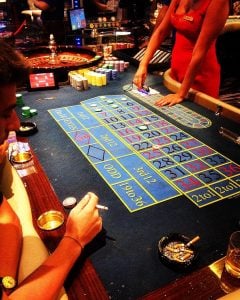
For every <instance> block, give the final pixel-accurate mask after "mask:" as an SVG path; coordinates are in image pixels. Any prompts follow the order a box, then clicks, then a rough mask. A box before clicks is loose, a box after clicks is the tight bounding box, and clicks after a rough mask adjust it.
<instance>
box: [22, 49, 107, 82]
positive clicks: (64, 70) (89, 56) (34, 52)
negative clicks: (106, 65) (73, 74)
mask: <svg viewBox="0 0 240 300" xmlns="http://www.w3.org/2000/svg"><path fill="white" fill-rule="evenodd" d="M19 50H21V51H22V52H23V54H24V55H25V56H26V57H27V59H28V61H29V62H30V65H31V67H32V69H33V73H41V72H46V71H48V72H54V73H55V76H56V77H57V79H58V81H60V82H64V81H66V80H67V78H68V72H69V71H71V70H76V69H80V68H85V67H90V66H93V65H96V64H98V63H99V61H101V59H102V57H101V56H97V55H96V53H95V52H94V51H93V50H92V49H90V48H87V47H76V46H72V45H58V46H57V49H56V56H55V59H54V61H53V60H51V51H50V49H49V47H48V46H38V47H31V48H30V49H19Z"/></svg>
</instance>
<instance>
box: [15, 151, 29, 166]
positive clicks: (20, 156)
mask: <svg viewBox="0 0 240 300" xmlns="http://www.w3.org/2000/svg"><path fill="white" fill-rule="evenodd" d="M31 159H32V154H31V152H29V151H24V152H18V153H16V154H14V155H12V157H11V160H12V162H14V163H17V164H22V163H25V162H28V161H30V160H31Z"/></svg>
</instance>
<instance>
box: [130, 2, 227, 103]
mask: <svg viewBox="0 0 240 300" xmlns="http://www.w3.org/2000/svg"><path fill="white" fill-rule="evenodd" d="M229 6H230V5H229V2H228V1H226V0H173V1H171V4H170V6H169V9H168V11H167V13H166V15H165V17H164V19H163V21H162V22H161V24H159V26H158V28H156V30H155V31H154V32H153V34H152V36H151V39H150V42H149V44H148V47H147V50H146V52H145V55H144V57H143V59H142V61H141V62H140V64H139V67H138V70H137V72H136V74H135V76H134V78H133V83H134V84H135V85H136V86H137V87H138V88H141V87H142V86H143V84H144V82H145V80H146V77H147V67H148V64H149V62H150V60H151V58H152V56H153V55H154V53H155V51H156V49H158V48H159V46H160V44H161V43H162V42H163V41H164V39H165V37H166V36H167V35H168V34H169V32H170V31H171V30H173V29H174V30H175V43H174V47H173V51H172V60H171V77H172V78H173V79H175V80H177V81H178V82H180V83H181V86H180V88H179V90H178V91H177V92H176V93H175V94H168V95H166V96H165V97H163V98H161V99H159V100H157V101H156V103H155V104H156V105H157V106H163V105H169V106H172V105H174V104H177V103H180V102H182V101H183V100H184V98H186V97H187V95H188V92H189V89H190V88H193V89H196V90H198V91H201V92H203V93H206V94H207V95H209V96H212V97H215V98H218V94H219V86H220V65H219V63H218V60H217V54H216V49H215V44H216V40H217V37H218V35H219V34H220V33H221V31H222V29H223V27H224V25H225V22H226V20H227V17H228V14H229V9H230V8H229Z"/></svg>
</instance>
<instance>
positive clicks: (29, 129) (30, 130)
mask: <svg viewBox="0 0 240 300" xmlns="http://www.w3.org/2000/svg"><path fill="white" fill-rule="evenodd" d="M37 131H38V129H37V124H36V123H34V122H21V123H20V127H19V129H18V131H17V132H16V134H17V135H19V136H29V135H32V134H34V133H36V132H37Z"/></svg>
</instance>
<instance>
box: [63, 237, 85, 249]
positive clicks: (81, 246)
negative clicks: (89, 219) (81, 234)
mask: <svg viewBox="0 0 240 300" xmlns="http://www.w3.org/2000/svg"><path fill="white" fill-rule="evenodd" d="M63 237H64V238H69V239H71V240H73V241H75V242H76V243H77V244H78V245H79V246H80V248H81V251H82V250H83V249H84V247H83V245H82V244H81V243H80V242H79V241H78V240H77V239H75V238H74V237H72V236H70V235H64V236H63Z"/></svg>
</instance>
